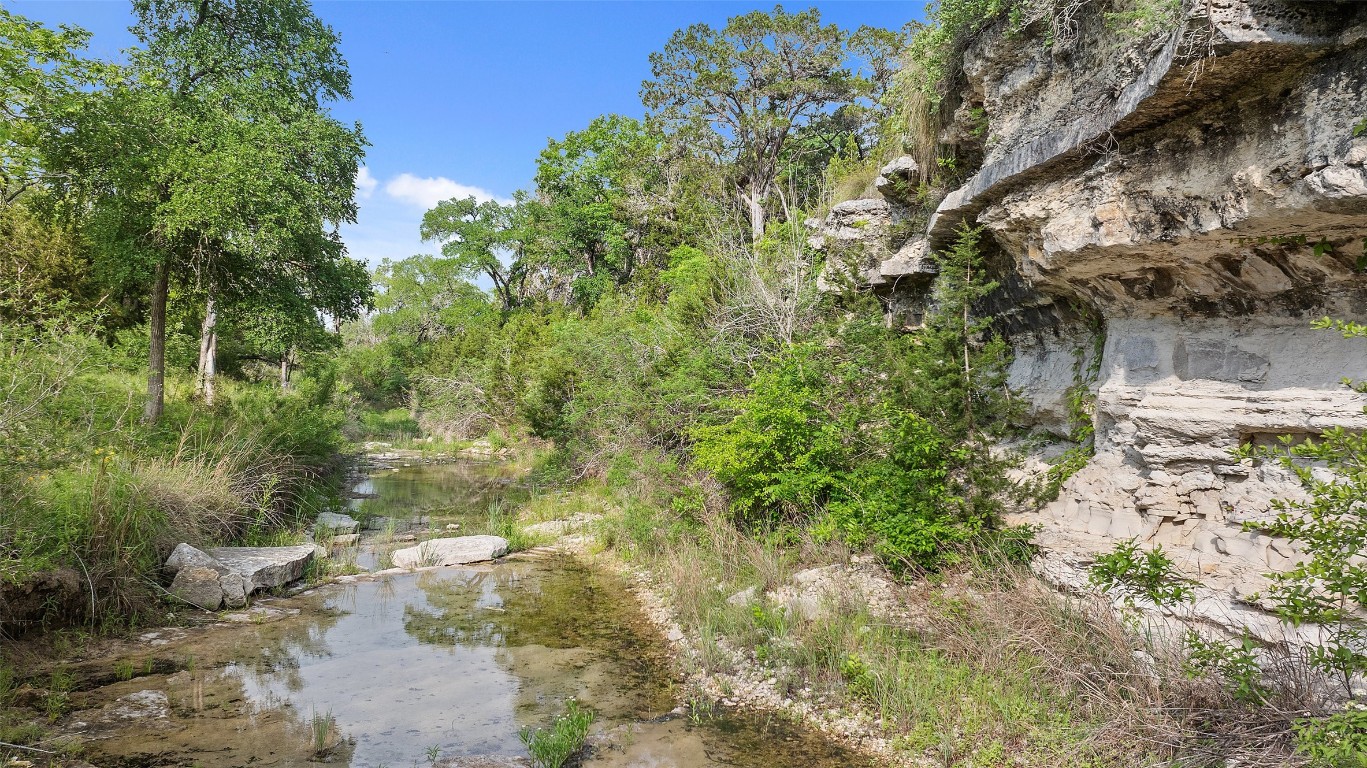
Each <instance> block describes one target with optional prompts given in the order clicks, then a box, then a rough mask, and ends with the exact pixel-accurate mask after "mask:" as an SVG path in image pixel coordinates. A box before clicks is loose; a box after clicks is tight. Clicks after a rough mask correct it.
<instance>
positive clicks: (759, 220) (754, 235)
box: [741, 183, 767, 243]
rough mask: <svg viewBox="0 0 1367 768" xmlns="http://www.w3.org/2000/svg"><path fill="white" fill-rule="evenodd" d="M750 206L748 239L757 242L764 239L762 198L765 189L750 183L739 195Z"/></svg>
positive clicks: (764, 195)
mask: <svg viewBox="0 0 1367 768" xmlns="http://www.w3.org/2000/svg"><path fill="white" fill-rule="evenodd" d="M741 196H742V197H744V198H745V202H746V204H747V205H748V206H749V208H750V241H751V242H753V243H758V242H759V241H760V240H763V239H764V219H765V215H764V198H765V197H766V196H767V195H766V194H765V190H764V189H762V188H760V186H759V185H758V184H754V183H752V184H751V185H750V189H749V191H748V192H747V193H746V194H744V195H741Z"/></svg>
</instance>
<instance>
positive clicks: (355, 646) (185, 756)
mask: <svg viewBox="0 0 1367 768" xmlns="http://www.w3.org/2000/svg"><path fill="white" fill-rule="evenodd" d="M501 480H502V478H499V477H498V473H497V472H496V471H492V470H491V469H490V468H489V467H487V466H482V467H481V466H474V467H458V466H452V467H438V468H433V467H415V468H411V469H409V470H403V471H402V472H398V473H391V476H385V477H380V478H376V480H375V488H376V492H378V493H380V494H382V498H381V499H370V500H365V501H364V502H362V503H370V502H381V501H384V502H386V503H387V504H389V506H385V507H384V510H385V511H386V512H387V513H389V514H395V511H396V510H401V509H403V508H404V507H403V505H404V504H406V505H410V507H411V506H412V505H422V504H427V505H429V506H428V507H427V508H431V506H434V505H435V504H436V501H435V500H436V499H438V498H440V497H441V495H442V493H443V492H442V491H440V490H439V489H440V488H442V487H446V488H455V489H457V490H460V492H461V493H462V494H464V495H462V496H460V499H462V500H461V501H460V502H459V503H461V504H467V505H471V508H473V507H474V506H477V505H481V504H487V503H488V502H489V499H490V496H489V493H494V492H496V493H504V492H511V491H509V489H510V488H513V490H516V489H515V487H511V486H508V485H507V484H505V483H502V482H501ZM472 483H474V484H476V485H478V486H479V488H482V489H484V490H471V484H472ZM480 483H483V485H479V484H480ZM434 486H435V487H436V489H434ZM491 488H492V489H494V490H493V491H490V490H489V489H491ZM395 495H397V496H400V497H402V498H404V499H406V501H404V502H403V503H402V504H400V505H397V506H396V505H394V504H393V503H392V502H393V498H394V496H395ZM266 604H268V605H271V606H275V607H276V608H277V609H281V608H287V609H290V610H295V611H297V614H295V615H288V616H285V617H284V618H280V619H278V620H275V621H271V622H269V623H263V624H260V625H257V624H252V623H247V624H239V625H229V626H217V627H212V628H206V629H203V630H198V631H195V632H192V633H191V634H190V635H189V636H188V637H186V638H184V639H182V640H179V641H177V642H176V643H175V644H173V645H172V646H169V647H165V648H160V649H157V650H156V651H155V654H157V655H158V656H165V655H166V654H171V655H172V656H174V657H175V658H179V659H182V660H184V661H185V664H184V666H186V667H187V669H184V670H182V671H180V672H177V673H175V674H171V675H148V676H143V677H138V678H135V679H133V680H130V681H126V682H120V683H116V684H114V685H110V686H106V687H104V688H101V689H98V690H96V691H93V692H91V693H90V694H89V695H88V697H87V701H86V702H84V703H83V704H82V705H81V706H82V708H83V709H84V710H85V711H83V712H78V713H76V715H74V716H73V730H82V732H83V733H84V734H85V738H87V739H88V743H87V747H86V748H87V754H88V755H89V756H90V759H91V761H92V762H94V763H96V764H119V765H182V764H185V765H188V764H191V763H194V764H198V765H200V766H204V768H218V767H219V766H222V767H223V768H227V767H228V766H242V765H249V764H250V765H253V766H304V765H310V764H313V763H314V762H315V761H316V760H317V759H319V755H318V754H317V753H316V751H315V746H316V745H315V744H314V734H313V728H312V724H313V722H314V721H315V719H316V718H320V717H326V716H330V717H332V718H333V719H334V720H335V731H334V735H333V736H332V737H330V740H329V746H330V747H331V749H330V750H329V752H328V754H327V755H326V757H327V761H328V762H331V763H333V764H339V765H354V766H376V765H380V764H385V765H390V766H400V765H403V766H407V765H413V764H415V763H416V764H423V765H425V764H428V762H429V761H428V758H427V755H428V749H429V748H433V747H435V748H437V749H438V750H440V752H441V754H442V755H444V756H448V757H451V756H461V755H471V756H472V755H485V756H523V755H525V751H524V749H523V746H522V744H521V743H520V741H519V739H518V737H517V733H518V730H519V729H520V728H522V727H524V726H532V727H538V726H544V725H546V724H547V723H549V722H550V721H551V719H552V718H553V717H554V716H555V715H556V714H557V713H559V712H560V711H561V709H562V707H563V704H564V701H565V700H566V699H568V698H570V697H575V698H578V699H579V700H581V701H583V702H584V703H585V704H587V705H588V706H589V707H591V708H592V709H594V710H595V711H596V712H597V713H598V716H599V720H598V723H597V724H596V726H595V729H596V732H598V733H599V734H600V737H599V738H600V739H601V740H602V743H603V746H602V748H601V749H600V750H599V751H598V752H597V753H596V754H595V755H594V756H593V758H592V759H591V760H590V761H589V763H588V764H589V765H597V766H627V765H670V766H685V767H689V768H691V767H693V766H721V765H727V766H754V767H755V768H759V767H760V766H764V767H765V768H769V767H771V766H772V767H773V768H783V767H784V766H818V765H832V766H833V765H850V764H852V763H851V762H850V761H849V759H848V756H847V755H844V754H843V753H841V752H840V751H839V750H835V749H833V748H831V747H830V746H829V745H828V744H826V743H824V741H823V740H822V739H820V738H817V737H814V736H813V735H811V734H808V733H804V732H801V731H797V730H793V729H786V730H785V729H776V728H775V727H772V726H771V725H769V724H766V723H760V722H753V721H750V720H744V719H739V718H735V717H728V718H724V719H722V720H718V721H715V722H710V723H705V724H703V725H701V726H695V725H694V724H691V723H689V722H687V721H686V720H681V719H677V718H676V719H669V718H667V717H662V716H664V715H666V713H667V712H668V711H669V709H670V708H671V707H673V706H674V704H675V702H674V701H673V697H672V696H671V694H670V686H671V683H670V680H669V678H668V676H667V674H666V672H665V670H666V669H667V668H668V667H667V665H666V664H665V663H664V659H663V655H664V649H663V647H662V645H661V642H660V640H659V639H658V636H657V635H656V633H654V632H652V631H649V630H648V629H647V628H645V627H643V626H642V617H641V615H640V612H639V609H637V608H636V607H635V603H634V601H633V600H632V599H631V597H630V595H629V594H628V593H627V591H626V589H625V586H624V585H623V584H622V583H621V581H620V580H619V579H616V578H615V577H612V576H609V575H604V574H601V573H599V572H597V571H594V570H592V569H590V568H586V567H584V566H582V565H580V564H578V563H577V562H575V561H573V560H570V559H564V560H556V559H551V560H538V561H505V562H501V563H498V564H491V565H487V566H482V567H465V568H448V569H441V570H429V571H423V572H420V573H406V574H398V575H392V576H388V577H380V578H375V579H373V580H362V581H358V582H355V583H352V584H347V585H333V586H329V587H325V588H322V589H319V590H317V591H315V592H314V593H312V594H308V595H303V596H299V597H296V598H290V599H279V600H271V601H266ZM152 654H153V651H151V650H149V649H142V650H140V651H137V652H134V653H130V654H128V655H127V657H126V658H127V659H129V660H133V663H134V664H135V665H136V666H137V668H139V669H141V668H142V662H143V661H144V660H145V659H146V658H150V657H151V655H152ZM190 659H193V660H194V661H193V663H190V661H189V660H190ZM111 663H112V662H111ZM158 696H161V697H162V698H160V699H158V698H157V697H158ZM130 701H136V702H143V703H146V702H151V704H150V705H148V706H151V709H149V710H147V711H146V712H143V713H142V714H139V715H137V716H133V717H130V716H127V714H128V713H127V712H126V711H125V710H126V709H127V707H128V706H129V702H130ZM158 702H165V704H164V705H160V706H161V709H160V710H157V709H156V707H157V706H158ZM139 706H141V704H140V705H139ZM77 726H79V727H77ZM338 736H340V737H341V738H340V739H339V738H338Z"/></svg>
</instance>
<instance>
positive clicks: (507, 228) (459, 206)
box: [421, 197, 531, 311]
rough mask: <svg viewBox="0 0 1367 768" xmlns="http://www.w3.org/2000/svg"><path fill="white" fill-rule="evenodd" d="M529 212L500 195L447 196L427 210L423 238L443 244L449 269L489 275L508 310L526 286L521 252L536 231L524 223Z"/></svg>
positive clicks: (463, 273)
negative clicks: (483, 197)
mask: <svg viewBox="0 0 1367 768" xmlns="http://www.w3.org/2000/svg"><path fill="white" fill-rule="evenodd" d="M524 213H525V209H524V208H523V206H521V205H517V204H514V205H503V204H501V203H499V202H497V201H495V200H486V201H484V202H482V203H481V202H479V201H478V200H476V199H475V198H474V197H467V198H463V199H461V198H451V199H450V200H443V201H442V202H440V203H437V206H436V207H435V208H433V209H432V210H430V211H428V212H427V213H425V214H423V217H422V228H421V232H422V239H423V241H424V242H433V241H435V242H437V243H440V244H441V252H442V255H443V256H445V257H446V264H445V265H444V266H443V268H444V269H449V270H452V271H453V274H455V275H459V276H461V277H464V278H469V279H475V278H477V277H485V278H488V280H489V281H490V282H491V283H492V284H493V289H494V293H495V295H497V296H498V298H499V301H501V302H502V304H503V309H504V311H508V310H511V309H512V308H513V307H516V306H517V305H518V304H519V303H520V302H521V300H522V298H523V291H524V289H525V286H526V277H527V273H526V270H525V269H524V264H523V258H522V256H523V251H524V249H525V243H526V241H527V239H528V238H529V237H530V236H531V234H530V233H529V232H528V231H527V229H528V228H527V227H526V226H524V225H525V219H524V216H523V214H524ZM504 259H507V260H508V263H507V264H505V263H504Z"/></svg>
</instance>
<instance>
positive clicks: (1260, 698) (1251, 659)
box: [1184, 631, 1269, 704]
mask: <svg viewBox="0 0 1367 768" xmlns="http://www.w3.org/2000/svg"><path fill="white" fill-rule="evenodd" d="M1184 645H1185V646H1186V649H1187V658H1186V669H1187V674H1189V675H1192V676H1193V677H1194V676H1197V675H1201V674H1205V673H1214V674H1215V675H1216V677H1217V678H1218V679H1219V680H1220V682H1221V683H1222V684H1223V685H1224V686H1225V688H1226V689H1227V690H1228V691H1229V692H1230V694H1231V695H1233V696H1234V699H1235V700H1236V701H1239V702H1242V703H1244V704H1266V703H1267V696H1268V693H1269V691H1268V688H1267V686H1266V685H1265V684H1264V683H1263V680H1262V677H1263V675H1262V669H1261V667H1260V666H1259V664H1258V657H1257V655H1256V651H1257V650H1258V647H1259V644H1258V641H1257V640H1255V639H1254V638H1253V636H1252V635H1250V634H1249V633H1248V632H1247V631H1245V632H1244V634H1243V636H1242V637H1241V638H1240V639H1239V642H1238V643H1237V644H1236V643H1226V642H1222V641H1219V640H1207V639H1205V638H1203V637H1201V636H1200V635H1199V634H1197V633H1196V632H1194V631H1193V632H1188V633H1187V636H1186V640H1185V642H1184Z"/></svg>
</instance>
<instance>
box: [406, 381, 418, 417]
mask: <svg viewBox="0 0 1367 768" xmlns="http://www.w3.org/2000/svg"><path fill="white" fill-rule="evenodd" d="M408 418H410V419H412V420H414V421H417V420H418V385H417V384H413V385H410V386H409V387H408Z"/></svg>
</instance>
